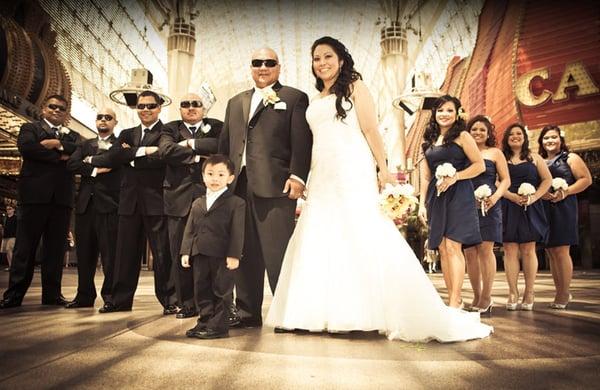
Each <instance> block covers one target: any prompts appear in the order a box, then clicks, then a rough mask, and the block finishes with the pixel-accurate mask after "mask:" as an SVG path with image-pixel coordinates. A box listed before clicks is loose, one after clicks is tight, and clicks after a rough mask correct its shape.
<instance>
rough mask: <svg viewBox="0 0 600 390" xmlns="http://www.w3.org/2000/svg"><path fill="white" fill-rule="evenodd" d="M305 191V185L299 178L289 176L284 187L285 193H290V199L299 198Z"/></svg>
mask: <svg viewBox="0 0 600 390" xmlns="http://www.w3.org/2000/svg"><path fill="white" fill-rule="evenodd" d="M303 192H304V185H302V183H300V182H299V181H298V180H294V179H292V178H289V179H287V180H286V181H285V186H284V187H283V193H284V194H288V198H290V199H294V200H295V199H298V198H299V197H301V196H302V193H303Z"/></svg>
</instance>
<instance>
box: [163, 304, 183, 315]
mask: <svg viewBox="0 0 600 390" xmlns="http://www.w3.org/2000/svg"><path fill="white" fill-rule="evenodd" d="M178 311H179V309H178V308H177V306H175V305H167V306H165V308H164V309H163V315H164V316H168V315H171V314H176V313H177V312H178Z"/></svg>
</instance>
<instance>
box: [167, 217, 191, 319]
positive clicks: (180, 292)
mask: <svg viewBox="0 0 600 390" xmlns="http://www.w3.org/2000/svg"><path fill="white" fill-rule="evenodd" d="M167 218H168V225H169V245H170V246H171V260H172V266H171V279H172V280H173V284H174V285H175V290H176V292H177V305H178V306H179V307H180V308H182V309H183V308H187V309H194V310H196V309H195V308H196V304H195V303H194V275H193V272H192V270H191V269H190V268H183V267H182V266H181V255H180V254H179V251H180V250H181V241H182V240H183V231H184V230H185V224H186V223H187V218H188V217H187V216H186V217H172V216H169V217H167Z"/></svg>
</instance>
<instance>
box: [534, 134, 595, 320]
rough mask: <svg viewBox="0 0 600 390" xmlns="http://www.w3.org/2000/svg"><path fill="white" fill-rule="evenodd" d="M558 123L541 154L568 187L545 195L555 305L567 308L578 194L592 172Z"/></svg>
mask: <svg viewBox="0 0 600 390" xmlns="http://www.w3.org/2000/svg"><path fill="white" fill-rule="evenodd" d="M561 133H562V130H561V129H560V128H559V127H558V126H554V125H548V126H546V127H544V128H543V129H542V132H541V133H540V137H539V138H538V144H539V151H540V155H541V156H542V157H543V158H545V159H546V164H548V168H549V169H550V173H551V174H552V177H553V178H556V177H560V178H562V179H564V180H565V181H566V182H567V184H568V187H567V189H566V190H558V191H553V189H552V188H551V189H550V191H548V192H547V193H546V194H544V196H543V197H542V199H544V206H545V207H544V209H545V210H546V216H547V218H548V223H549V226H550V234H549V236H548V243H547V244H546V253H547V254H548V257H549V259H550V270H551V271H552V277H553V279H554V286H555V287H556V295H555V297H554V302H552V303H551V304H550V307H551V308H552V309H558V310H561V309H566V308H567V305H568V303H569V301H570V300H571V294H570V292H569V289H570V286H571V278H572V277H573V261H572V260H571V255H570V253H569V248H570V246H571V245H578V244H579V236H578V229H579V224H578V222H577V197H576V196H575V194H578V193H580V192H582V191H584V190H585V189H586V188H587V187H589V186H590V184H592V175H591V174H590V171H589V169H588V167H587V166H586V165H585V162H583V160H582V159H581V157H579V156H578V155H576V154H575V153H569V148H568V147H567V145H566V143H565V138H564V136H563V135H562V134H561Z"/></svg>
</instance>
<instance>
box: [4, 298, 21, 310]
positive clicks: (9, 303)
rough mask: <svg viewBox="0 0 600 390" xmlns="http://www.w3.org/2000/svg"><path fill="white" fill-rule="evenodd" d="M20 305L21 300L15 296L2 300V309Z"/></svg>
mask: <svg viewBox="0 0 600 390" xmlns="http://www.w3.org/2000/svg"><path fill="white" fill-rule="evenodd" d="M19 306H21V301H19V300H17V299H14V298H9V299H3V300H1V301H0V309H10V308H12V307H19Z"/></svg>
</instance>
